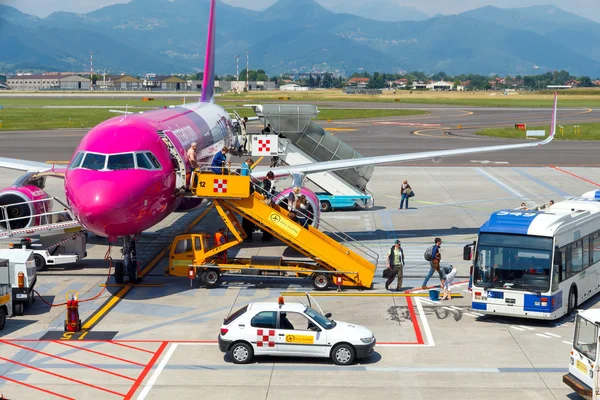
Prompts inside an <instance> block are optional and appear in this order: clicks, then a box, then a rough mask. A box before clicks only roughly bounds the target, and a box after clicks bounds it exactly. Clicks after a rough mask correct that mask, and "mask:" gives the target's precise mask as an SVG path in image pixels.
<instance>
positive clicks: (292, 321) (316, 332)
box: [277, 311, 327, 357]
mask: <svg viewBox="0 0 600 400" xmlns="http://www.w3.org/2000/svg"><path fill="white" fill-rule="evenodd" d="M326 349H327V332H326V331H325V330H324V329H322V328H321V327H320V326H319V325H318V324H316V323H315V322H314V321H313V320H311V319H309V318H308V317H307V316H306V315H305V314H303V313H299V312H289V311H288V312H283V311H282V312H280V313H279V328H278V329H277V353H278V354H281V355H297V356H309V357H310V356H325V355H326V354H325V353H326Z"/></svg>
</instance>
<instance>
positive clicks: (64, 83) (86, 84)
mask: <svg viewBox="0 0 600 400" xmlns="http://www.w3.org/2000/svg"><path fill="white" fill-rule="evenodd" d="M58 81H59V84H60V89H61V90H90V78H89V77H88V78H83V77H81V76H79V75H71V76H65V77H64V78H61V79H59V80H58Z"/></svg>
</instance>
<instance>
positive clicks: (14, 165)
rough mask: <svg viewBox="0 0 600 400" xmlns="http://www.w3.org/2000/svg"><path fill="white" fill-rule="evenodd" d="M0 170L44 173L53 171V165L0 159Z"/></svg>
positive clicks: (14, 159)
mask: <svg viewBox="0 0 600 400" xmlns="http://www.w3.org/2000/svg"><path fill="white" fill-rule="evenodd" d="M0 168H7V169H16V170H18V171H25V172H45V171H49V170H52V169H54V164H47V163H43V162H37V161H28V160H18V159H16V158H6V157H0Z"/></svg>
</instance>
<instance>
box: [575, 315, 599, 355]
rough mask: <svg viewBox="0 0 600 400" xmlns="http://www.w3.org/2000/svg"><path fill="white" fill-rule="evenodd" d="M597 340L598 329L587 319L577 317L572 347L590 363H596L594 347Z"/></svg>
mask: <svg viewBox="0 0 600 400" xmlns="http://www.w3.org/2000/svg"><path fill="white" fill-rule="evenodd" d="M597 340H598V327H597V326H596V324H593V323H592V322H590V321H588V320H587V319H585V318H583V317H581V315H578V316H577V322H576V325H575V343H574V344H573V347H575V349H576V350H577V351H579V352H580V353H582V354H584V355H585V356H586V357H587V358H589V359H590V360H591V361H596V345H597V343H598V342H597Z"/></svg>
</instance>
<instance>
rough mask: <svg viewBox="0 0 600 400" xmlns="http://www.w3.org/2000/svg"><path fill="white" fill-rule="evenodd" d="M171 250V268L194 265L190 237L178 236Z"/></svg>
mask: <svg viewBox="0 0 600 400" xmlns="http://www.w3.org/2000/svg"><path fill="white" fill-rule="evenodd" d="M177 239H178V240H177V243H175V245H174V246H173V247H172V249H171V266H173V267H175V266H180V265H184V266H188V265H192V264H193V263H194V249H193V247H192V237H191V236H187V235H186V236H179V237H178V238H177Z"/></svg>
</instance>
